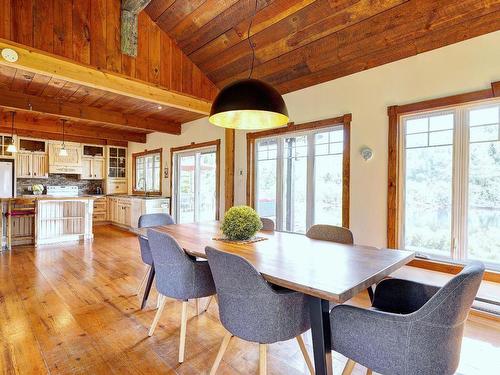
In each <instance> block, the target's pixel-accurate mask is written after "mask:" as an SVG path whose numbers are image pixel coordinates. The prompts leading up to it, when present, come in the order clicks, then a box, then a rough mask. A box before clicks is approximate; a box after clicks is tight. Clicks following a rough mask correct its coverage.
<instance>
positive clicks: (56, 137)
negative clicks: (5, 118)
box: [0, 126, 128, 147]
mask: <svg viewBox="0 0 500 375" xmlns="http://www.w3.org/2000/svg"><path fill="white" fill-rule="evenodd" d="M0 133H7V134H10V128H6V127H1V126H0ZM16 135H17V136H20V137H29V138H39V139H45V140H51V141H62V134H55V133H45V132H39V131H31V130H24V129H18V130H17V131H16ZM64 140H65V141H68V142H78V143H87V144H91V145H103V146H105V145H113V146H121V147H127V145H128V142H126V141H115V140H112V139H100V138H86V137H81V136H74V135H68V136H66V135H65V136H64Z"/></svg>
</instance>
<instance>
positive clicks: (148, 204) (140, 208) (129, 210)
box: [108, 196, 170, 228]
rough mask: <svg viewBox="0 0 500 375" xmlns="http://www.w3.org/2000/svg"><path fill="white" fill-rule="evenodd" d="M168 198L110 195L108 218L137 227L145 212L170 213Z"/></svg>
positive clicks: (119, 223)
mask: <svg viewBox="0 0 500 375" xmlns="http://www.w3.org/2000/svg"><path fill="white" fill-rule="evenodd" d="M169 211H170V200H169V199H168V198H147V199H144V198H137V197H133V196H118V197H108V219H109V221H110V222H111V223H113V224H117V225H120V226H124V227H127V228H137V225H138V222H139V217H140V216H141V215H144V214H153V213H169Z"/></svg>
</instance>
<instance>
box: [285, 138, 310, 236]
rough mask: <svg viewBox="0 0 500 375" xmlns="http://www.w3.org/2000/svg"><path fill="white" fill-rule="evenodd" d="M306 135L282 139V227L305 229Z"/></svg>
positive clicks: (302, 231)
mask: <svg viewBox="0 0 500 375" xmlns="http://www.w3.org/2000/svg"><path fill="white" fill-rule="evenodd" d="M307 151H308V150H307V136H305V135H304V136H298V137H289V138H284V139H283V187H282V190H281V191H282V202H283V204H282V210H283V215H282V218H283V222H282V228H283V230H284V231H287V232H297V233H305V232H306V230H307Z"/></svg>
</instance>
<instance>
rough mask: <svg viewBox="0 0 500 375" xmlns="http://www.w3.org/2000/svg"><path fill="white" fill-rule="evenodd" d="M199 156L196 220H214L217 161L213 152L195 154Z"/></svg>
mask: <svg viewBox="0 0 500 375" xmlns="http://www.w3.org/2000/svg"><path fill="white" fill-rule="evenodd" d="M197 155H198V158H199V168H198V173H199V181H200V183H199V189H198V202H199V204H198V215H197V216H198V220H197V221H210V220H215V213H216V204H217V201H216V197H217V193H216V192H217V186H216V185H217V184H216V181H217V178H216V176H217V164H216V163H217V161H216V155H215V152H210V153H203V154H197Z"/></svg>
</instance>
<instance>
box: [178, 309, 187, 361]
mask: <svg viewBox="0 0 500 375" xmlns="http://www.w3.org/2000/svg"><path fill="white" fill-rule="evenodd" d="M187 308H188V301H182V315H181V336H180V338H179V363H182V362H184V347H185V346H186V325H187Z"/></svg>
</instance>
